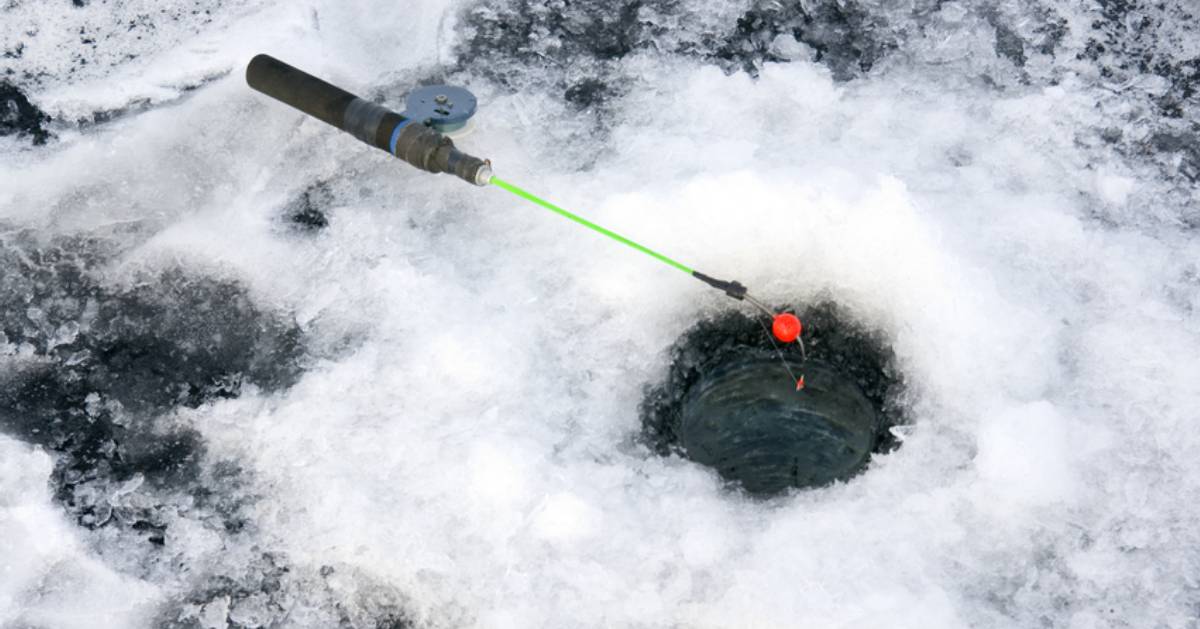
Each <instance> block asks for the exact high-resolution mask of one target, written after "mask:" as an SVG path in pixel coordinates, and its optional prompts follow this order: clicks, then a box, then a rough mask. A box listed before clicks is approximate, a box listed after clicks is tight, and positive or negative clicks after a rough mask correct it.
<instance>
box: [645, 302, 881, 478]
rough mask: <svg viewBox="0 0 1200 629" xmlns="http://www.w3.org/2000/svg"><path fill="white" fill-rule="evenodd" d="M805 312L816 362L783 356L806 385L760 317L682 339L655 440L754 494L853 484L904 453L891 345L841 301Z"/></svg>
mask: <svg viewBox="0 0 1200 629" xmlns="http://www.w3.org/2000/svg"><path fill="white" fill-rule="evenodd" d="M797 314H799V316H800V318H801V320H802V321H803V322H804V334H803V336H802V339H803V340H804V343H805V347H806V349H807V357H808V359H807V361H802V360H801V356H800V352H799V350H798V349H796V347H795V346H794V345H792V346H788V347H787V348H785V349H784V356H785V358H784V359H782V360H786V361H787V362H788V366H789V367H790V368H791V371H792V372H794V373H795V374H797V375H800V374H801V373H803V374H804V378H805V387H804V389H803V390H801V391H796V387H795V384H794V383H795V381H794V380H792V378H791V376H790V375H789V373H788V370H787V369H785V368H784V366H783V362H782V360H781V358H780V355H779V354H778V353H777V352H776V349H775V347H774V346H773V345H772V344H771V340H770V339H769V337H768V336H767V333H766V332H765V331H764V329H763V326H762V324H761V323H760V322H759V321H758V320H757V319H754V318H752V317H751V316H750V315H748V314H744V313H742V312H725V313H721V314H719V315H716V316H714V317H712V318H709V319H706V320H704V321H702V322H700V323H698V324H697V325H696V326H694V327H693V328H691V329H690V330H688V331H687V332H685V333H684V334H683V335H682V336H681V337H680V338H679V339H678V340H677V341H676V342H675V344H674V345H673V346H672V348H671V364H670V366H669V368H668V369H667V373H666V376H665V378H664V379H663V380H662V381H661V382H660V383H658V384H657V385H654V386H652V387H650V388H649V389H648V391H647V393H646V396H645V399H644V400H643V402H642V406H641V416H642V426H643V435H644V437H645V438H646V441H647V442H648V443H649V445H650V446H651V447H652V448H653V449H654V450H655V451H657V452H658V453H659V454H661V455H664V456H669V455H679V456H682V457H684V458H687V459H689V460H691V461H694V462H696V463H699V464H702V465H706V466H708V467H710V468H712V469H713V470H714V471H716V473H717V474H718V475H720V477H721V478H722V479H723V480H724V481H725V482H726V483H728V484H729V485H730V486H731V487H736V488H740V489H741V490H743V491H745V492H746V493H748V494H750V495H752V496H756V497H771V496H777V495H780V494H783V493H786V492H788V491H791V490H793V489H803V488H810V487H820V486H823V485H828V484H829V483H832V482H835V481H840V480H846V479H848V478H850V477H852V476H854V475H855V474H857V473H859V472H861V471H862V470H863V469H864V468H865V467H866V465H867V463H868V462H869V460H870V458H871V455H872V454H875V453H879V452H884V451H887V450H890V449H892V448H894V447H895V446H896V441H895V439H894V438H893V437H892V433H891V431H890V429H891V428H892V427H893V426H895V425H897V424H899V423H902V421H903V413H902V408H901V406H900V404H899V399H900V394H901V391H902V389H903V383H902V378H901V377H900V374H899V372H898V371H897V369H896V365H895V357H894V355H893V353H892V351H891V349H890V347H889V345H888V343H887V342H886V338H885V337H884V336H883V335H882V334H880V333H878V332H876V331H873V330H871V329H870V328H868V327H866V326H864V325H862V324H860V323H858V322H856V321H855V320H854V318H853V317H851V316H850V315H849V314H848V313H847V312H846V311H845V310H844V309H843V308H840V307H839V306H837V305H836V304H835V303H833V302H823V303H821V304H819V305H816V306H813V307H811V308H808V309H805V310H802V311H800V312H798V313H797Z"/></svg>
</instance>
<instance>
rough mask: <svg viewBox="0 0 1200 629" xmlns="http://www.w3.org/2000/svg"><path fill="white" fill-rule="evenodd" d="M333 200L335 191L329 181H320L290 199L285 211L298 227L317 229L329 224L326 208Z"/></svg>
mask: <svg viewBox="0 0 1200 629" xmlns="http://www.w3.org/2000/svg"><path fill="white" fill-rule="evenodd" d="M333 201H334V198H333V191H332V190H331V189H330V187H329V184H328V182H324V181H318V182H317V183H314V184H312V185H311V186H309V187H308V188H306V189H305V190H304V192H301V193H300V194H299V196H297V197H295V198H294V199H292V200H291V201H289V202H288V204H287V206H286V207H284V209H283V213H284V216H285V217H286V218H287V221H288V222H289V223H291V224H292V225H294V226H296V227H297V228H299V229H301V230H304V231H317V230H320V229H324V228H325V227H328V226H329V218H328V217H327V216H326V210H327V209H328V208H329V206H330V205H332V204H333Z"/></svg>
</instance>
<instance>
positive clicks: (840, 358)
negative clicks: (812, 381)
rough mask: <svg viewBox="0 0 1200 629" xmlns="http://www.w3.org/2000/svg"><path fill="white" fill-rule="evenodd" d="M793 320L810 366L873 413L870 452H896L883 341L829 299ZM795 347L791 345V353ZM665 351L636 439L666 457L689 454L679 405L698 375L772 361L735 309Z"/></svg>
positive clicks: (761, 335)
mask: <svg viewBox="0 0 1200 629" xmlns="http://www.w3.org/2000/svg"><path fill="white" fill-rule="evenodd" d="M799 315H800V318H801V320H802V321H803V322H804V326H805V327H804V337H803V339H804V342H805V345H806V349H807V354H808V358H809V361H811V363H812V364H813V365H819V366H820V370H821V371H822V372H827V373H832V374H836V375H837V377H839V378H842V379H844V380H845V381H846V382H849V383H853V385H854V386H855V387H857V389H858V390H859V391H860V392H861V394H862V395H863V396H864V397H865V398H866V400H867V401H868V402H869V404H870V405H871V406H872V407H873V408H874V410H875V412H876V416H877V421H878V425H877V428H876V441H875V442H874V446H873V448H872V450H873V451H874V452H883V451H888V450H890V449H892V448H894V447H895V446H896V443H897V442H896V440H895V438H894V437H893V435H892V433H891V432H890V428H891V427H893V426H895V425H898V424H900V423H902V421H903V419H904V416H903V408H902V406H901V396H902V390H903V384H902V378H901V375H900V373H899V371H898V369H897V366H896V361H895V357H894V355H893V353H892V352H891V350H890V349H889V348H888V345H887V343H886V342H885V340H884V339H883V338H882V337H881V336H880V335H879V334H877V333H874V332H872V331H870V330H867V329H865V328H863V327H862V326H861V325H859V324H856V323H855V322H854V321H853V320H852V319H851V318H850V317H849V316H847V314H846V313H845V312H843V311H842V310H841V309H840V308H838V307H837V306H836V305H834V304H833V303H830V302H826V303H822V304H819V305H817V306H814V307H811V308H809V309H807V310H805V311H803V312H800V313H799ZM793 349H794V348H789V352H791V351H792V350H793ZM670 353H671V364H670V367H669V368H668V370H667V374H666V377H665V378H664V379H663V381H662V382H661V383H659V384H657V385H655V386H653V387H650V388H648V390H647V392H646V395H645V397H644V399H643V401H642V404H641V408H640V414H641V418H642V428H643V431H642V437H643V438H644V439H645V441H646V442H647V444H648V445H649V446H650V447H651V448H652V449H653V450H654V451H655V452H657V453H658V454H660V455H664V456H665V455H670V454H680V455H683V456H686V455H687V453H686V452H685V451H684V449H683V448H682V445H683V443H682V441H683V438H684V435H683V434H682V431H683V428H684V426H683V420H684V414H685V406H686V405H687V404H688V403H689V398H692V397H694V393H693V390H694V388H695V386H696V385H697V383H698V382H700V381H701V379H702V378H704V377H705V376H706V375H707V374H710V373H713V372H715V371H719V370H721V369H722V368H724V367H725V366H728V365H737V364H741V363H744V362H746V361H759V360H761V361H768V360H778V356H777V354H776V350H775V347H774V345H773V344H772V343H771V339H770V338H769V337H768V336H767V332H766V331H765V329H764V327H763V326H762V325H761V324H760V322H759V321H758V320H757V319H753V318H750V317H747V316H746V315H744V314H742V313H740V312H726V313H723V314H721V315H718V316H716V317H714V318H711V319H707V320H704V321H702V322H701V323H699V324H697V325H696V326H695V327H693V328H692V329H690V330H688V331H687V332H686V333H684V335H683V336H682V337H680V339H679V340H678V341H676V343H675V344H674V345H673V346H672V348H671V350H670ZM779 369H781V370H782V369H783V367H782V366H779ZM767 485H770V487H767ZM767 485H764V488H765V489H764V490H763V492H761V493H762V495H773V494H775V493H777V490H778V487H776V486H775V485H774V484H771V483H767ZM794 486H795V485H794ZM751 489H752V490H753V488H751ZM752 493H754V491H752Z"/></svg>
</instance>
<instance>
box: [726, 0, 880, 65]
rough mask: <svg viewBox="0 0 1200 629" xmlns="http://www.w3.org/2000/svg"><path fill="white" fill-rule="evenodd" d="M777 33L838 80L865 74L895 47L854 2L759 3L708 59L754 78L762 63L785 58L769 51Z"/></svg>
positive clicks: (878, 25) (875, 22)
mask: <svg viewBox="0 0 1200 629" xmlns="http://www.w3.org/2000/svg"><path fill="white" fill-rule="evenodd" d="M781 35H783V36H790V37H792V38H794V39H795V40H796V41H798V42H803V43H804V44H807V45H808V46H809V47H811V48H812V49H813V50H814V51H815V53H816V56H815V58H814V61H817V62H820V63H822V64H824V65H826V66H827V67H829V69H830V70H831V71H832V72H833V76H834V78H835V79H837V80H839V81H847V80H850V79H852V78H854V77H856V76H860V75H861V74H863V73H865V72H868V71H870V69H871V68H872V67H873V66H874V65H875V63H876V62H877V61H878V60H879V59H880V58H881V57H883V56H884V55H885V54H886V53H887V52H888V51H889V50H891V49H893V48H895V47H896V43H895V42H894V41H892V39H891V36H890V35H889V33H888V31H887V29H885V28H881V23H880V22H879V21H878V20H877V18H876V17H875V16H873V15H872V14H871V13H869V12H868V11H867V10H865V9H864V8H863V7H861V6H859V5H858V4H857V3H855V2H849V1H847V2H790V3H781V2H762V3H760V4H759V5H758V6H757V7H756V8H754V9H751V10H750V11H747V12H746V13H745V14H743V15H742V16H741V17H740V18H739V19H738V21H737V25H736V28H734V29H733V32H732V33H730V34H729V35H727V36H726V37H725V38H724V41H723V42H722V43H721V45H720V46H719V47H718V48H717V50H716V51H714V53H713V56H714V57H715V58H716V59H719V60H721V61H722V62H724V63H725V64H726V65H727V67H731V68H733V69H740V70H744V71H746V72H747V73H749V74H751V75H752V76H756V75H757V74H758V71H759V69H760V68H761V67H762V64H763V63H765V62H785V61H788V60H789V59H787V58H786V57H783V56H780V55H779V54H778V52H777V51H776V50H775V47H774V43H775V40H776V38H777V37H779V36H781Z"/></svg>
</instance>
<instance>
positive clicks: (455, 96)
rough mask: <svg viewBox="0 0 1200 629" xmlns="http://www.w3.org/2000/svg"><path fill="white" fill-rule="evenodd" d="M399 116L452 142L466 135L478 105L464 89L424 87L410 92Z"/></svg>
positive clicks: (444, 86) (441, 86)
mask: <svg viewBox="0 0 1200 629" xmlns="http://www.w3.org/2000/svg"><path fill="white" fill-rule="evenodd" d="M405 107H407V109H406V110H405V111H404V113H403V114H402V115H404V116H405V117H408V118H411V119H412V120H416V121H418V122H422V123H424V124H426V125H428V126H430V127H432V128H433V129H434V130H435V131H437V132H438V133H442V134H445V135H448V136H450V137H452V138H454V137H462V136H463V135H466V134H467V133H468V132H470V127H469V126H468V124H467V123H468V122H470V120H471V116H474V115H475V110H476V108H477V107H478V101H477V100H476V99H475V95H474V94H472V93H471V92H469V91H467V90H466V89H465V88H462V87H457V86H454V85H426V86H424V87H419V88H417V89H415V90H413V91H412V92H411V93H410V94H409V95H408V98H406V99H405Z"/></svg>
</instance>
